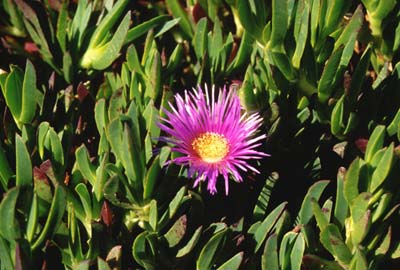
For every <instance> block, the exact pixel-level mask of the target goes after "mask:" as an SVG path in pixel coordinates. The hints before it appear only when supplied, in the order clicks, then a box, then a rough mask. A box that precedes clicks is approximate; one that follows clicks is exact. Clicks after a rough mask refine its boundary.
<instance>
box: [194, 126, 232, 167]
mask: <svg viewBox="0 0 400 270" xmlns="http://www.w3.org/2000/svg"><path fill="white" fill-rule="evenodd" d="M192 147H193V150H194V151H195V152H196V154H198V155H199V157H200V158H201V159H202V160H203V161H205V162H207V163H215V162H218V161H221V160H222V159H223V158H224V157H226V155H227V154H228V152H229V143H228V140H227V139H226V138H225V137H224V135H221V134H218V133H214V132H206V133H203V134H200V136H198V137H197V138H196V139H194V140H193V142H192Z"/></svg>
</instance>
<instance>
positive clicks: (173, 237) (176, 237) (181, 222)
mask: <svg viewBox="0 0 400 270" xmlns="http://www.w3.org/2000/svg"><path fill="white" fill-rule="evenodd" d="M186 227H187V217H186V215H183V216H181V217H179V218H178V219H177V220H176V221H175V223H174V224H173V225H172V226H171V228H170V229H169V230H168V232H166V233H165V234H164V238H165V240H167V243H168V246H169V247H170V248H172V247H174V246H176V245H177V244H179V242H180V241H181V240H182V238H183V237H184V236H185V233H186Z"/></svg>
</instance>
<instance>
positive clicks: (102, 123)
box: [94, 98, 108, 133]
mask: <svg viewBox="0 0 400 270" xmlns="http://www.w3.org/2000/svg"><path fill="white" fill-rule="evenodd" d="M94 117H95V121H96V126H97V130H98V131H99V133H101V132H102V131H103V130H105V128H106V126H107V123H108V115H107V111H106V101H105V99H103V98H102V99H99V100H98V101H97V102H96V106H95V107H94Z"/></svg>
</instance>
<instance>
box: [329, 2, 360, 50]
mask: <svg viewBox="0 0 400 270" xmlns="http://www.w3.org/2000/svg"><path fill="white" fill-rule="evenodd" d="M363 19H364V14H363V11H362V5H358V6H357V9H356V11H355V12H354V13H353V15H352V16H351V20H350V22H349V23H348V24H347V25H346V27H345V28H344V30H343V32H342V33H341V34H340V36H339V38H338V39H337V40H336V42H335V47H334V50H336V49H338V48H339V46H341V45H345V44H347V43H348V42H349V40H351V39H352V36H353V34H354V33H358V32H359V31H360V29H361V26H362V23H363Z"/></svg>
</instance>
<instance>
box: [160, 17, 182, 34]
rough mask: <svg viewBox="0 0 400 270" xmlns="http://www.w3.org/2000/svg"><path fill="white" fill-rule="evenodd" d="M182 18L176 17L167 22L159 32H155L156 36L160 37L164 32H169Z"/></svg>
mask: <svg viewBox="0 0 400 270" xmlns="http://www.w3.org/2000/svg"><path fill="white" fill-rule="evenodd" d="M180 20H181V18H176V19H173V20H170V21H168V22H166V23H165V24H164V25H163V27H162V28H161V29H160V30H159V31H158V32H157V34H155V36H154V38H156V37H159V36H161V35H163V34H164V33H166V32H168V31H169V30H170V29H171V28H173V27H174V26H175V25H177V24H178V23H179V21H180Z"/></svg>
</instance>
